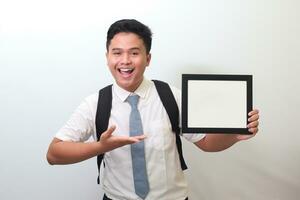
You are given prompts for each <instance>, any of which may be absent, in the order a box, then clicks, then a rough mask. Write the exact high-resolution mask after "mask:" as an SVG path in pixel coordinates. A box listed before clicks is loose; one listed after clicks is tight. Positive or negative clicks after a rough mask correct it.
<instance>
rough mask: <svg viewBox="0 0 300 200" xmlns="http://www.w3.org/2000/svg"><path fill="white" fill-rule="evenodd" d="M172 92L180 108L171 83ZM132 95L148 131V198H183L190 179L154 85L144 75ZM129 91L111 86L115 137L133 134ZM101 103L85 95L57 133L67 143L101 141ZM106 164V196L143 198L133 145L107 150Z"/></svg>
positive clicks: (195, 138) (192, 138)
mask: <svg viewBox="0 0 300 200" xmlns="http://www.w3.org/2000/svg"><path fill="white" fill-rule="evenodd" d="M171 90H172V92H173V94H174V97H175V99H176V101H177V104H178V107H179V108H181V106H180V105H181V103H180V100H181V96H180V91H179V90H178V89H176V88H174V87H171ZM134 93H135V94H137V95H139V96H140V99H139V103H138V109H139V111H140V114H141V119H142V123H143V130H144V133H145V134H146V135H147V138H146V139H145V157H146V165H147V173H148V180H149V186H150V191H149V193H148V195H147V197H146V200H157V199H163V200H183V199H185V198H186V197H187V195H188V194H187V192H188V191H187V182H186V180H185V178H184V173H183V171H182V169H181V165H180V161H179V156H178V152H177V147H176V138H175V134H174V133H173V132H172V127H171V123H170V120H169V117H168V114H167V112H166V110H165V108H164V106H163V105H162V102H161V100H160V98H159V96H158V93H157V91H156V88H155V85H154V83H153V82H152V81H149V80H147V79H145V78H144V80H143V82H142V83H141V85H140V86H139V87H138V89H137V90H136V91H135V92H134ZM130 94H131V93H130V92H128V91H126V90H124V89H122V88H120V87H119V86H118V85H117V84H114V85H113V92H112V109H111V116H110V119H109V126H110V125H116V130H115V131H114V132H113V134H114V135H129V114H130V111H131V107H130V105H129V103H128V102H126V99H127V97H128V96H129V95H130ZM97 103H98V93H96V94H93V95H91V96H89V97H87V98H86V99H85V100H84V101H83V102H82V103H81V105H80V106H79V107H78V108H77V109H76V110H75V112H74V113H73V114H72V116H71V118H70V119H69V121H68V122H67V123H66V124H65V125H64V126H63V127H62V128H61V129H60V130H59V131H58V133H57V134H56V137H57V138H58V139H61V140H64V141H66V140H68V141H86V140H87V139H88V138H90V137H91V136H92V138H93V139H94V140H97V136H96V128H95V117H96V110H97ZM179 110H181V109H179ZM180 116H181V115H180ZM183 136H184V137H185V138H186V139H187V140H189V141H190V142H197V141H199V140H200V139H202V138H203V137H204V135H203V134H183ZM104 162H105V168H104V170H103V175H102V177H101V180H100V182H101V183H102V187H103V190H104V192H105V193H106V195H107V196H108V197H109V198H111V199H113V200H125V199H126V200H140V198H139V197H138V196H137V195H136V194H135V191H134V183H133V176H132V164H131V154H130V146H129V145H126V146H123V147H120V148H117V149H114V150H112V151H110V152H107V153H105V156H104Z"/></svg>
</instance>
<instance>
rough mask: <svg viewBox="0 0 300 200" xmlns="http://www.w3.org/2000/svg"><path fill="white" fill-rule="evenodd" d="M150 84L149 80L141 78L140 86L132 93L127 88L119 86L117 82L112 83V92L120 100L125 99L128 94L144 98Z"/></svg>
mask: <svg viewBox="0 0 300 200" xmlns="http://www.w3.org/2000/svg"><path fill="white" fill-rule="evenodd" d="M150 86H151V81H149V80H148V79H146V78H143V81H142V83H141V84H140V86H139V87H138V88H137V89H136V90H135V91H134V92H133V93H132V92H129V91H127V90H124V89H123V88H121V87H120V86H119V85H118V84H117V83H114V84H113V92H114V93H115V94H116V95H117V96H118V97H119V99H121V101H123V102H124V101H125V100H126V99H127V97H128V96H129V95H132V94H136V95H138V96H139V97H140V98H142V99H144V98H146V97H147V94H148V93H149V89H150Z"/></svg>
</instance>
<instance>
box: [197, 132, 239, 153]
mask: <svg viewBox="0 0 300 200" xmlns="http://www.w3.org/2000/svg"><path fill="white" fill-rule="evenodd" d="M237 141H239V140H238V139H237V137H236V135H235V134H207V135H206V136H205V137H204V138H203V139H201V140H200V141H198V142H196V143H195V145H196V146H198V147H199V148H200V149H202V150H203V151H207V152H217V151H222V150H225V149H227V148H229V147H231V146H232V145H234V144H235V143H236V142H237Z"/></svg>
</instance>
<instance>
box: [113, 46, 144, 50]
mask: <svg viewBox="0 0 300 200" xmlns="http://www.w3.org/2000/svg"><path fill="white" fill-rule="evenodd" d="M121 50H123V49H122V48H113V49H112V51H121ZM133 50H139V51H140V50H141V49H140V48H139V47H133V48H130V49H129V51H133Z"/></svg>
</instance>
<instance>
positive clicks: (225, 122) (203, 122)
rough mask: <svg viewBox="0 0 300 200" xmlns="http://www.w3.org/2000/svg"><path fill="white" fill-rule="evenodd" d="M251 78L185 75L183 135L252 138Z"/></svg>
mask: <svg viewBox="0 0 300 200" xmlns="http://www.w3.org/2000/svg"><path fill="white" fill-rule="evenodd" d="M252 79H253V77H252V75H228V74H182V99H181V100H182V101H181V103H182V105H181V106H182V116H181V124H182V133H206V134H213V133H227V134H252V133H251V132H249V131H248V128H247V124H248V113H249V112H250V111H251V110H252V101H253V100H252Z"/></svg>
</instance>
